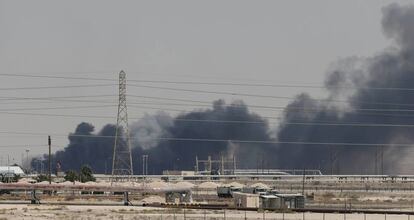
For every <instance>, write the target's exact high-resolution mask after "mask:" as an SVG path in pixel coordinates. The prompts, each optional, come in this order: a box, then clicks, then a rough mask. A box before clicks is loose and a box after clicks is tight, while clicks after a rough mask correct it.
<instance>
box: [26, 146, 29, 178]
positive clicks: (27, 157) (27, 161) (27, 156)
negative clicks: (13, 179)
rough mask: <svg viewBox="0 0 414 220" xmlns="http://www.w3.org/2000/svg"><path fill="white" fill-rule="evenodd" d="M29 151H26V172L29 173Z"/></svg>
mask: <svg viewBox="0 0 414 220" xmlns="http://www.w3.org/2000/svg"><path fill="white" fill-rule="evenodd" d="M29 151H30V150H29V149H26V163H27V172H29V173H30V162H29Z"/></svg>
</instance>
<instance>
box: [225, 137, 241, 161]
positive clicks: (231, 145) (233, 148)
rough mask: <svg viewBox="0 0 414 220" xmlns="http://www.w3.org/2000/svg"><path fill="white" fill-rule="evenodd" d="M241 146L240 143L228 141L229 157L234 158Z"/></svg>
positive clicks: (227, 153)
mask: <svg viewBox="0 0 414 220" xmlns="http://www.w3.org/2000/svg"><path fill="white" fill-rule="evenodd" d="M239 147H240V145H239V144H237V143H233V142H232V141H228V143H227V152H226V156H227V158H233V157H234V156H235V155H236V154H237V152H238V149H239Z"/></svg>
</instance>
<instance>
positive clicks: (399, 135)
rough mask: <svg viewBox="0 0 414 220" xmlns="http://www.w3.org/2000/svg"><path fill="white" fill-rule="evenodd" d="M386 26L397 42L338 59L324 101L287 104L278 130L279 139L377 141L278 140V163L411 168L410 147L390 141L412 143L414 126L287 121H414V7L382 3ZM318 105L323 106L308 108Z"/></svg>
mask: <svg viewBox="0 0 414 220" xmlns="http://www.w3.org/2000/svg"><path fill="white" fill-rule="evenodd" d="M382 26H383V30H384V33H385V34H386V36H387V37H389V38H391V39H392V40H393V41H394V42H395V46H393V47H390V48H387V49H386V50H385V51H383V52H382V53H380V54H378V55H376V56H374V57H371V58H366V59H358V58H348V59H345V60H342V61H340V62H338V64H337V68H334V69H333V70H332V71H330V73H329V75H328V77H327V79H326V82H325V84H326V88H327V91H328V93H329V97H328V98H327V99H326V100H322V101H321V100H315V99H312V98H311V97H309V96H308V95H306V94H302V95H299V96H298V97H297V99H296V100H295V101H294V102H292V103H290V104H289V105H288V106H287V110H286V112H285V120H284V123H282V124H281V125H280V129H279V133H278V140H280V141H291V140H296V141H303V142H328V143H379V144H378V145H377V146H371V147H369V146H318V145H316V146H310V145H279V146H278V155H283V156H281V157H278V158H279V159H278V160H279V165H281V166H286V167H313V168H322V169H323V170H325V172H333V173H355V172H358V173H366V174H381V173H410V172H412V171H413V168H412V165H413V163H412V162H411V161H412V159H411V158H412V156H413V151H412V150H411V149H410V148H408V147H397V146H395V147H390V146H389V145H392V144H412V143H413V138H412V134H413V132H414V129H413V128H410V127H380V126H371V127H358V126H318V125H308V126H297V125H291V124H289V123H288V122H295V121H301V122H309V123H323V122H333V123H364V124H414V115H413V114H412V113H410V112H409V111H406V110H413V109H414V103H413V102H412V101H413V100H414V90H409V89H413V88H414V43H413V42H414V41H413V39H414V7H413V6H406V7H403V6H400V5H398V4H391V5H389V6H387V7H384V8H383V19H382ZM350 88H353V89H351V90H350ZM387 88H394V89H387ZM399 88H408V90H406V89H399ZM303 108H304V110H300V109H303ZM315 108H317V109H320V110H318V111H311V110H310V109H315ZM380 143H383V144H387V145H386V146H381V145H380ZM413 146H414V145H413Z"/></svg>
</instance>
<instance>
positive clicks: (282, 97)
mask: <svg viewBox="0 0 414 220" xmlns="http://www.w3.org/2000/svg"><path fill="white" fill-rule="evenodd" d="M0 76H15V77H16V76H17V77H30V78H54V79H71V80H98V81H112V82H113V81H114V80H113V79H107V78H91V77H67V76H45V75H28V74H5V73H3V74H0ZM129 81H131V82H159V83H162V82H165V83H167V82H170V84H173V83H174V84H179V83H184V84H189V85H191V84H197V83H199V84H209V83H208V82H179V81H162V80H129ZM210 84H212V85H213V84H226V83H221V82H218V83H210ZM227 84H229V85H231V84H234V85H237V83H227ZM111 85H112V84H111ZM128 85H129V86H133V87H143V88H155V89H163V90H170V91H186V92H198V93H206V94H222V95H232V96H235V95H237V96H246V97H260V98H273V99H288V100H296V97H286V96H271V95H260V94H249V93H236V92H219V91H207V90H195V89H182V88H171V87H160V86H149V85H134V84H128ZM246 85H251V86H253V85H256V86H260V85H262V86H270V85H273V86H274V87H276V86H279V87H297V88H311V87H315V88H316V87H322V86H309V85H284V84H246ZM339 88H342V87H339ZM363 89H367V90H368V89H375V90H398V91H414V88H398V87H378V88H377V87H374V88H370V87H364V88H363ZM312 100H316V101H320V102H339V103H350V101H349V100H333V99H332V100H325V99H312ZM355 103H363V104H372V105H399V106H414V105H413V104H403V103H388V102H363V101H359V102H355Z"/></svg>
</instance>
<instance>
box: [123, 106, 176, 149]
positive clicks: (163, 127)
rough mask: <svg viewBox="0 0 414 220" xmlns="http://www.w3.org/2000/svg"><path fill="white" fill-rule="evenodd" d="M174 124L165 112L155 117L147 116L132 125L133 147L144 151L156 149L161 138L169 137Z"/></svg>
mask: <svg viewBox="0 0 414 220" xmlns="http://www.w3.org/2000/svg"><path fill="white" fill-rule="evenodd" d="M173 123H174V121H173V118H172V117H171V116H170V115H169V114H167V113H165V112H158V113H157V114H155V115H148V114H145V116H144V117H143V118H141V119H140V120H139V121H137V122H135V123H133V124H132V125H131V132H130V134H131V139H132V141H133V146H140V147H141V148H142V149H149V148H153V147H156V146H157V145H158V142H159V138H160V137H165V136H168V128H170V127H172V126H173Z"/></svg>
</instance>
